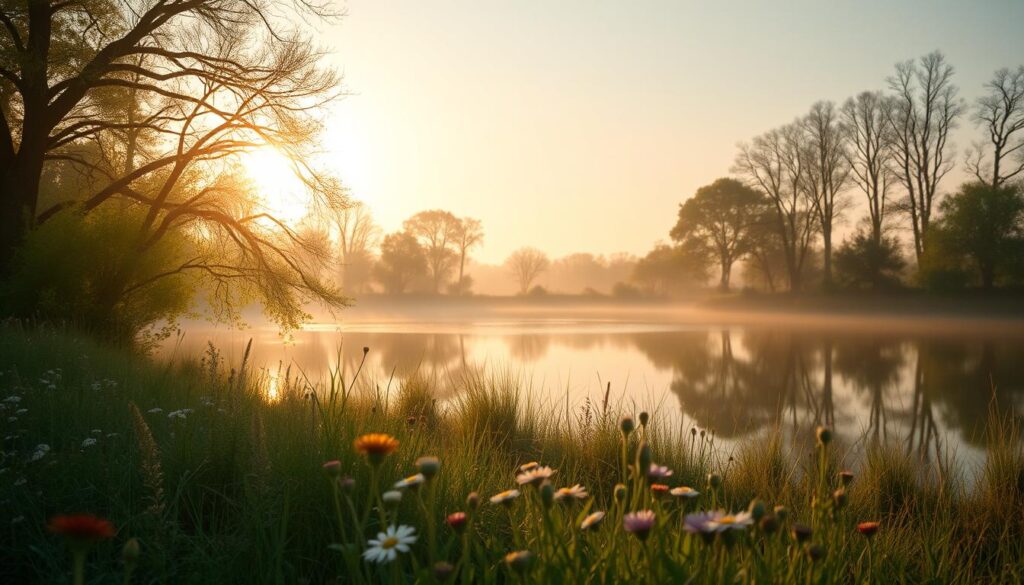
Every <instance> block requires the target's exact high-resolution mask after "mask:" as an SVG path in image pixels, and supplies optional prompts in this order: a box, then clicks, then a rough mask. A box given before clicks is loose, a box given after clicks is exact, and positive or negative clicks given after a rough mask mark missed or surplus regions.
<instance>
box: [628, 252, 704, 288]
mask: <svg viewBox="0 0 1024 585" xmlns="http://www.w3.org/2000/svg"><path fill="white" fill-rule="evenodd" d="M709 263H710V262H709V259H708V255H707V248H705V247H704V246H699V245H696V244H694V243H693V241H692V240H687V241H684V242H683V243H682V244H679V245H676V246H670V245H668V244H658V245H656V246H655V247H654V249H653V250H651V251H650V252H648V253H647V255H646V256H644V257H643V258H641V259H640V260H638V261H637V263H636V267H635V268H634V269H633V280H634V281H635V282H636V283H637V284H639V285H640V286H642V287H643V288H644V289H645V290H646V291H647V292H648V293H650V294H654V295H672V294H675V293H678V292H681V291H683V290H685V289H687V288H692V287H695V286H701V285H703V284H704V283H705V282H706V281H707V278H708V265H709Z"/></svg>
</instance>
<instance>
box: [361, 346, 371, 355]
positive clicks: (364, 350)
mask: <svg viewBox="0 0 1024 585" xmlns="http://www.w3.org/2000/svg"><path fill="white" fill-rule="evenodd" d="M368 353H370V348H369V347H367V346H365V345H364V346H363V355H366V354H368Z"/></svg>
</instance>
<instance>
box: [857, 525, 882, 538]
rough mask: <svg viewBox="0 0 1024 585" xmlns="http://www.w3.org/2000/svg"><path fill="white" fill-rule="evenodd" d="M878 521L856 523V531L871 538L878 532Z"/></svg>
mask: <svg viewBox="0 0 1024 585" xmlns="http://www.w3.org/2000/svg"><path fill="white" fill-rule="evenodd" d="M878 527H879V524H878V522H861V523H860V524H858V525H857V532H860V533H861V534H863V535H864V536H866V537H868V538H871V537H872V536H874V535H875V533H876V532H878Z"/></svg>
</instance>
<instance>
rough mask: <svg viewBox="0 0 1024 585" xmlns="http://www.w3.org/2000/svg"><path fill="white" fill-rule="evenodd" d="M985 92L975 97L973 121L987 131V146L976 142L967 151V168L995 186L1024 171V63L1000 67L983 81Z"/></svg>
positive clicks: (980, 179) (982, 180)
mask: <svg viewBox="0 0 1024 585" xmlns="http://www.w3.org/2000/svg"><path fill="white" fill-rule="evenodd" d="M985 87H986V89H988V94H987V95H984V96H982V97H980V98H978V102H977V104H976V105H975V109H974V115H973V118H974V122H975V123H976V124H977V125H978V126H981V127H982V129H984V130H985V133H986V134H987V136H986V138H988V141H989V144H988V146H991V149H992V152H991V156H992V159H991V162H990V161H989V160H988V158H989V156H988V154H986V152H985V151H986V150H987V147H986V146H983V145H981V144H976V145H975V148H974V152H969V153H968V154H967V170H968V171H970V172H971V173H973V174H974V176H975V177H977V179H978V180H979V181H981V182H983V183H988V184H989V185H991V186H992V187H999V186H1000V185H1002V184H1003V183H1005V182H1007V181H1009V180H1011V179H1013V178H1014V177H1016V176H1017V175H1019V174H1020V173H1021V172H1022V171H1024V66H1020V67H1018V68H1017V70H1016V71H1010V70H1009V69H1000V70H999V71H996V73H995V75H994V76H993V77H992V80H991V81H989V82H988V83H986V84H985Z"/></svg>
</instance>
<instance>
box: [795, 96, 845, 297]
mask: <svg viewBox="0 0 1024 585" xmlns="http://www.w3.org/2000/svg"><path fill="white" fill-rule="evenodd" d="M801 126H802V127H803V131H804V134H805V141H806V149H804V150H802V152H803V153H804V154H805V156H806V157H807V162H806V164H805V165H804V166H805V167H806V169H807V173H806V175H805V183H804V184H805V185H806V190H807V196H808V198H809V199H810V201H811V204H812V208H813V210H814V213H815V215H816V216H817V219H818V228H819V229H820V230H821V239H822V256H823V260H824V266H823V268H824V282H823V285H824V287H825V288H826V289H830V288H831V287H832V230H833V228H834V227H835V223H836V221H837V220H839V219H840V217H841V216H842V213H843V211H844V209H845V208H846V206H847V204H848V200H847V199H846V198H845V197H843V195H842V193H843V191H844V190H845V189H846V186H847V182H848V179H849V177H850V162H849V153H848V147H847V137H846V133H845V132H844V130H843V127H842V125H841V124H840V121H839V110H837V109H836V107H835V104H833V103H832V102H817V103H816V104H814V105H813V106H811V111H810V113H808V114H807V116H806V117H804V119H803V120H802V121H801Z"/></svg>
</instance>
